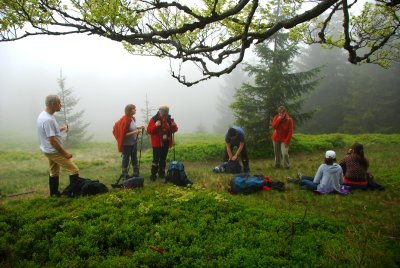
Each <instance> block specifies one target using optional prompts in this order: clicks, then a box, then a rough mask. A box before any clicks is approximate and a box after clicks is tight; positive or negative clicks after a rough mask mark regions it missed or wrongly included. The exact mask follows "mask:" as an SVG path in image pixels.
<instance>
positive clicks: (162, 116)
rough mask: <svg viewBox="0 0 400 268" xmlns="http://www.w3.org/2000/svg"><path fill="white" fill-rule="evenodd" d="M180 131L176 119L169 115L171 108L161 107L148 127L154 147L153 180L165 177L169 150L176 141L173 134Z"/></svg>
mask: <svg viewBox="0 0 400 268" xmlns="http://www.w3.org/2000/svg"><path fill="white" fill-rule="evenodd" d="M177 131H178V126H177V125H176V123H175V121H174V119H172V118H171V115H170V114H169V107H168V106H167V105H161V106H160V108H159V109H158V112H157V114H156V115H155V116H153V117H152V118H151V119H150V121H149V124H148V126H147V133H149V134H150V136H151V146H152V147H153V161H152V164H151V175H150V179H151V180H153V181H154V180H156V179H157V173H158V177H159V178H164V177H165V166H166V159H167V155H168V150H169V148H170V147H172V145H173V143H174V141H173V136H172V134H173V133H175V132H177Z"/></svg>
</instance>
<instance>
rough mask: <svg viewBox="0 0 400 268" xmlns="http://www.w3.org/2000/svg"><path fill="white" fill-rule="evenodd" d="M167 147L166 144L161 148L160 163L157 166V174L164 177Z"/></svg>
mask: <svg viewBox="0 0 400 268" xmlns="http://www.w3.org/2000/svg"><path fill="white" fill-rule="evenodd" d="M168 149H169V147H168V146H164V147H162V148H161V154H160V164H159V166H158V176H159V177H160V178H165V166H166V165H167V155H168Z"/></svg>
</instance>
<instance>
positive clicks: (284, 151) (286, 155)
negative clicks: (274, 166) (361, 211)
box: [281, 142, 290, 168]
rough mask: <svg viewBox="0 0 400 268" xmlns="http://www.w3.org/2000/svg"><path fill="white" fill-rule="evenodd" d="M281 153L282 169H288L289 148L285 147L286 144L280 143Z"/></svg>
mask: <svg viewBox="0 0 400 268" xmlns="http://www.w3.org/2000/svg"><path fill="white" fill-rule="evenodd" d="M281 152H282V158H283V167H284V168H290V162H289V146H286V144H285V143H284V142H281Z"/></svg>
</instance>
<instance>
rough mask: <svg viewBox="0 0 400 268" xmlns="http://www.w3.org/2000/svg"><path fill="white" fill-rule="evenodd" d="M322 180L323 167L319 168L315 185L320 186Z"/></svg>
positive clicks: (314, 181)
mask: <svg viewBox="0 0 400 268" xmlns="http://www.w3.org/2000/svg"><path fill="white" fill-rule="evenodd" d="M321 179H322V165H320V166H319V168H318V170H317V173H315V176H314V180H313V183H317V184H319V183H320V182H321Z"/></svg>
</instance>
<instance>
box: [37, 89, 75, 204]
mask: <svg viewBox="0 0 400 268" xmlns="http://www.w3.org/2000/svg"><path fill="white" fill-rule="evenodd" d="M45 104H46V108H45V110H44V111H42V112H41V113H40V114H39V116H38V118H37V123H36V128H37V133H38V137H39V141H40V150H41V151H42V152H43V153H44V155H45V156H46V158H47V159H48V162H49V187H50V196H60V192H59V190H58V185H59V176H60V167H62V168H64V169H66V170H67V171H68V172H69V178H70V184H74V183H76V182H77V181H78V179H79V169H78V167H77V166H76V165H75V163H74V162H72V160H71V158H72V154H71V153H69V152H68V151H66V150H65V149H64V147H63V138H62V136H61V132H63V131H67V130H68V125H65V126H63V127H61V128H60V127H59V125H58V123H57V121H56V119H55V117H54V113H55V112H59V111H60V110H61V100H60V98H59V97H58V96H57V95H49V96H47V97H46V101H45Z"/></svg>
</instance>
